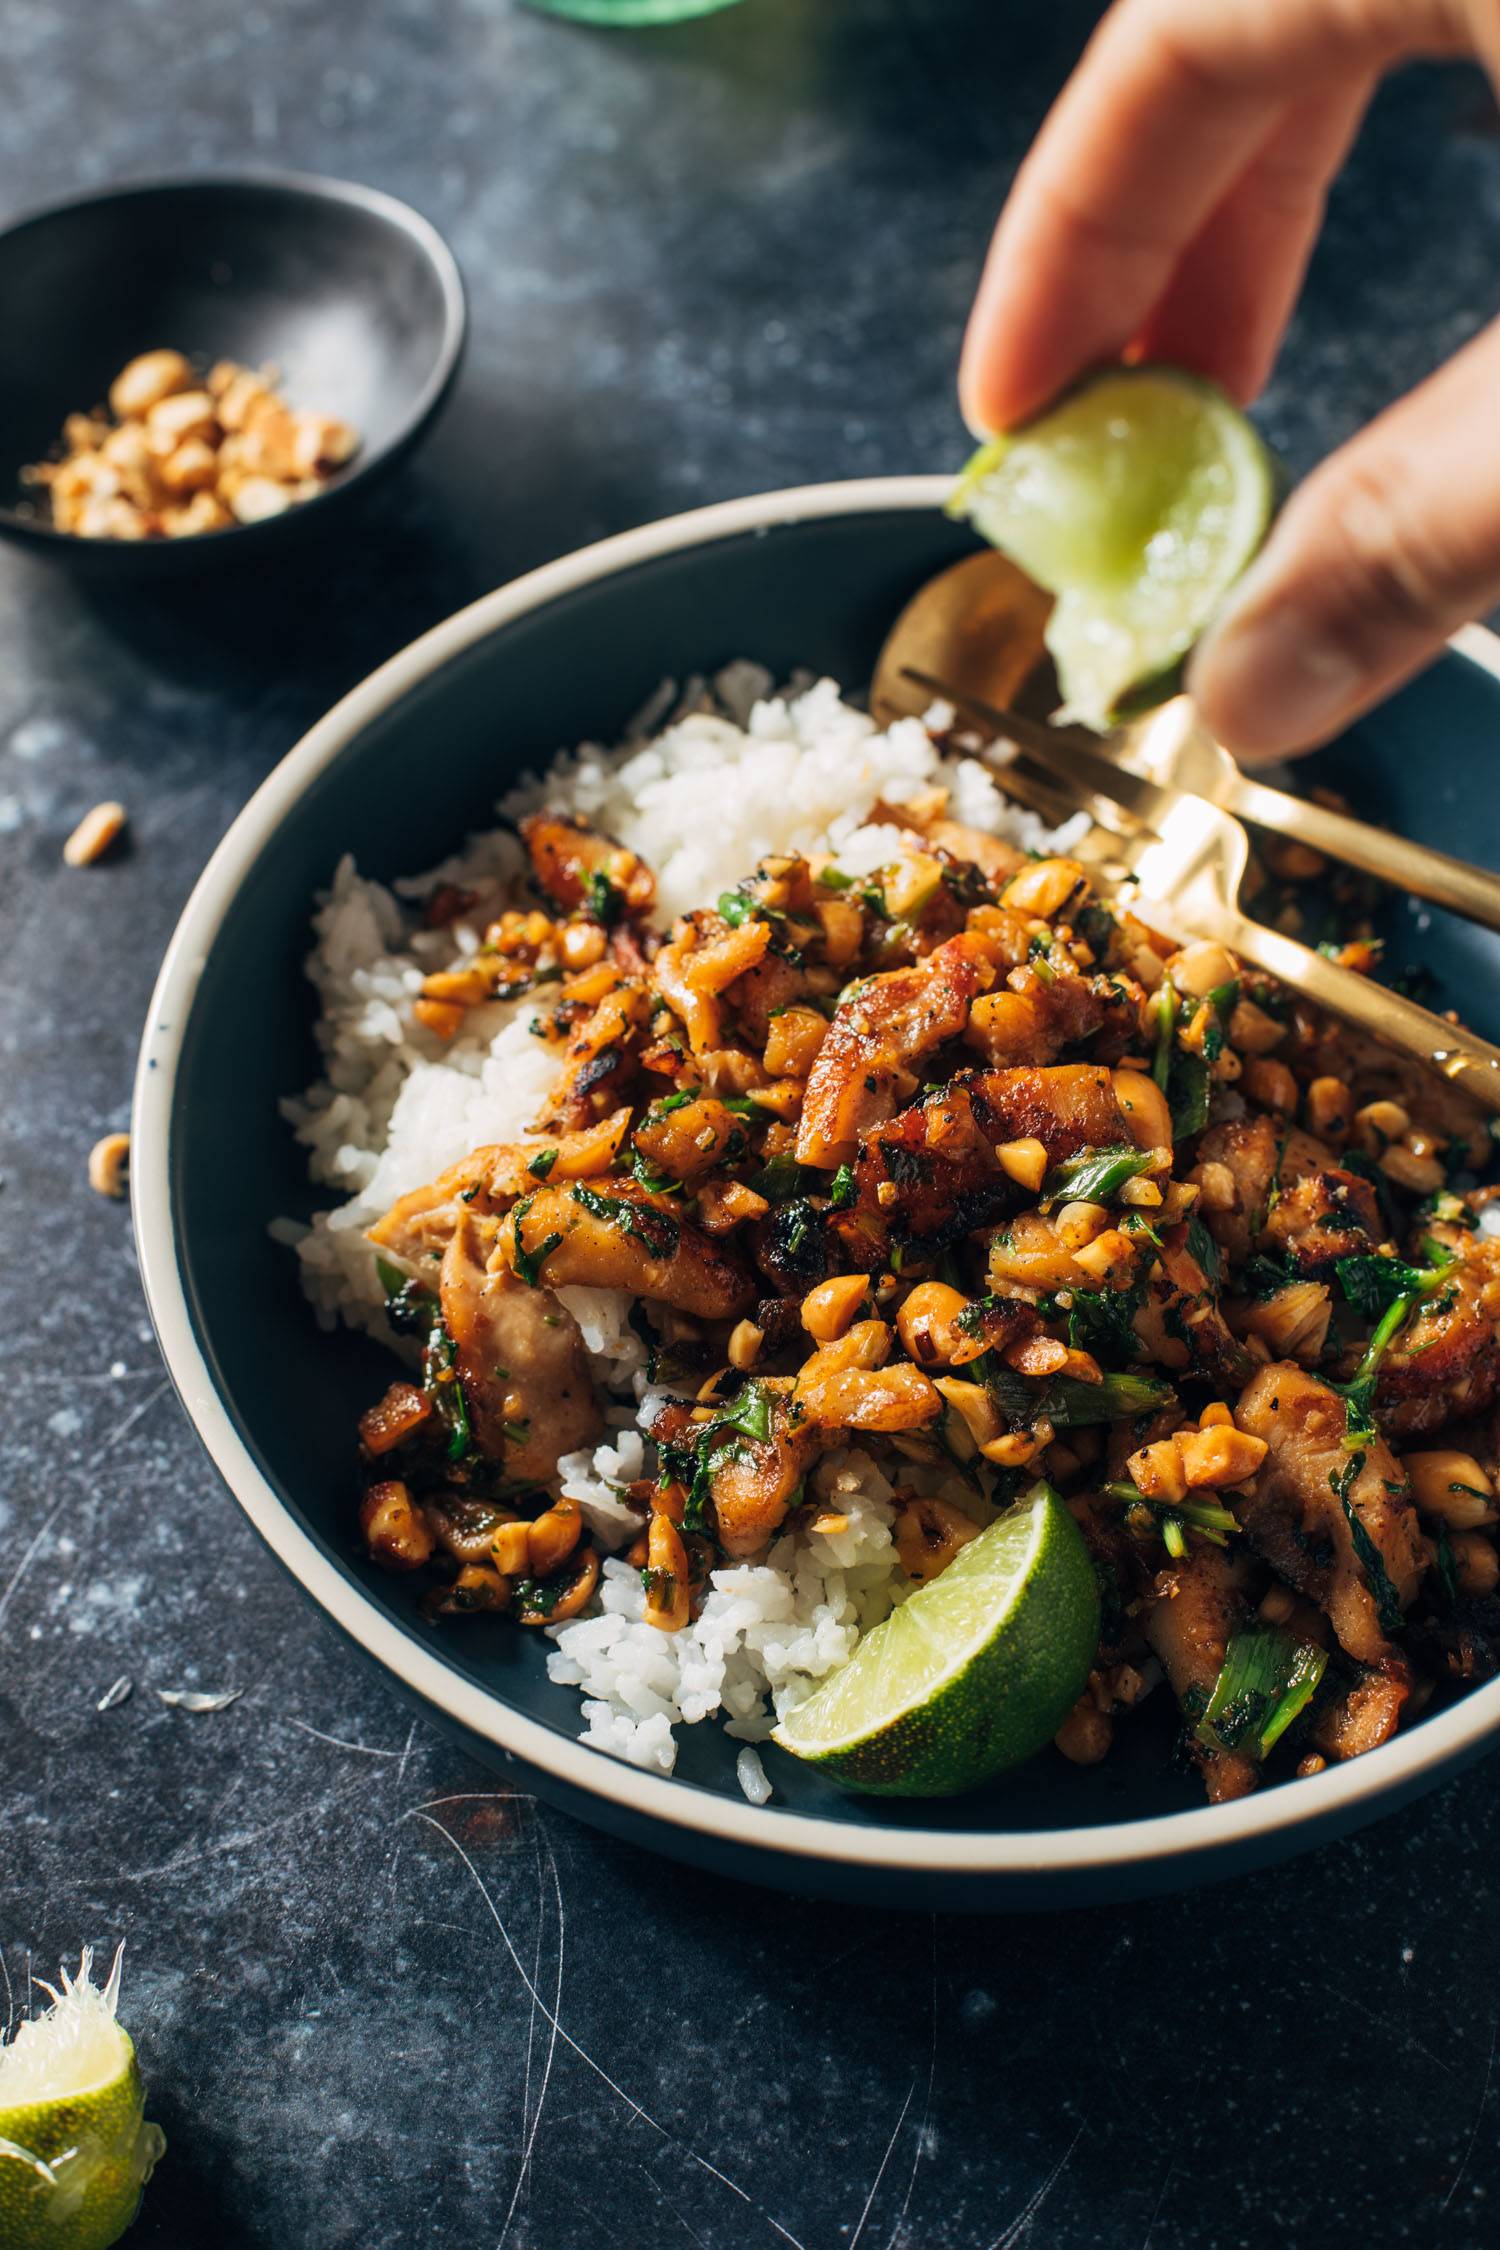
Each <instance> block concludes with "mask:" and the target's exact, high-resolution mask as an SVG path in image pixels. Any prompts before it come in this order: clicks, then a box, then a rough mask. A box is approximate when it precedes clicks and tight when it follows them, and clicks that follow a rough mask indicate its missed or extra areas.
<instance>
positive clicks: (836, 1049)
mask: <svg viewBox="0 0 1500 2250" xmlns="http://www.w3.org/2000/svg"><path fill="white" fill-rule="evenodd" d="M992 975H993V971H992V970H991V969H990V967H989V964H988V962H987V961H985V960H984V958H983V956H982V954H981V952H980V950H979V948H978V946H977V944H976V943H975V941H974V940H972V939H970V938H968V937H967V936H964V937H955V938H950V939H949V940H948V942H947V944H946V945H940V946H939V947H938V949H937V951H936V952H935V953H931V954H929V955H928V957H927V959H926V960H925V961H923V962H920V963H919V964H918V965H917V966H916V967H915V968H910V969H892V970H891V971H889V972H888V974H886V975H884V976H877V977H870V978H867V979H866V981H865V982H864V983H863V984H862V985H860V986H859V987H858V988H857V990H856V991H855V992H854V993H853V994H852V995H851V996H850V998H849V999H847V1000H846V1001H845V1002H844V1004H843V1006H842V1007H841V1008H840V1009H839V1011H838V1013H837V1015H836V1016H835V1017H834V1019H833V1022H832V1023H831V1024H830V1025H829V1027H828V1037H827V1038H826V1039H825V1040H824V1042H823V1045H822V1047H821V1049H820V1050H819V1053H818V1059H817V1061H816V1062H815V1063H814V1064H813V1067H812V1073H811V1075H810V1077H809V1078H808V1081H807V1094H806V1097H805V1100H804V1102H803V1108H802V1121H801V1125H800V1127H799V1129H798V1134H797V1161H798V1163H799V1164H814V1165H817V1166H818V1167H819V1168H820V1169H822V1170H824V1171H832V1170H833V1169H834V1168H835V1167H836V1166H837V1165H840V1164H846V1163H848V1162H849V1161H850V1159H851V1158H852V1157H853V1156H854V1155H855V1153H856V1151H857V1149H858V1147H859V1138H860V1135H861V1134H862V1133H867V1132H869V1131H870V1129H871V1128H872V1127H873V1126H876V1125H879V1124H881V1123H882V1122H883V1121H884V1120H885V1119H886V1118H888V1117H890V1116H892V1115H893V1114H894V1112H895V1110H896V1107H897V1104H898V1103H899V1102H900V1101H901V1100H902V1099H903V1098H904V1096H905V1095H907V1094H909V1093H911V1092H913V1091H914V1090H915V1087H916V1083H917V1078H916V1073H915V1070H914V1068H913V1066H914V1065H916V1064H919V1063H921V1062H922V1061H923V1059H924V1058H925V1057H926V1056H928V1055H930V1054H931V1053H932V1052H933V1051H934V1049H936V1048H938V1047H941V1046H942V1045H943V1044H944V1042H945V1041H947V1040H949V1039H956V1038H957V1037H958V1035H959V1033H960V1032H961V1031H962V1030H963V1028H964V1025H965V1023H966V1022H967V1021H968V1015H969V1008H970V1006H971V1004H972V1002H973V1000H974V999H975V997H976V995H977V994H978V993H980V992H982V991H983V990H984V988H985V986H986V985H987V984H988V982H989V981H990V978H991V976H992Z"/></svg>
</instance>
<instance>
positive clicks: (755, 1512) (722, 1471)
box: [651, 1376, 837, 1556]
mask: <svg viewBox="0 0 1500 2250" xmlns="http://www.w3.org/2000/svg"><path fill="white" fill-rule="evenodd" d="M791 1389H792V1385H791V1383H790V1382H789V1381H788V1380H787V1379H786V1378H785V1377H774V1376H773V1377H771V1378H770V1379H769V1380H767V1381H765V1382H763V1383H762V1384H761V1391H762V1394H763V1395H764V1396H765V1397H767V1398H768V1399H769V1400H770V1405H771V1432H770V1435H769V1437H764V1438H754V1437H747V1436H745V1435H744V1434H743V1433H742V1432H741V1431H739V1430H726V1431H724V1432H723V1433H722V1436H719V1435H712V1436H709V1435H708V1434H707V1432H706V1428H705V1425H703V1424H701V1423H695V1422H694V1420H693V1414H692V1409H691V1408H690V1407H687V1406H684V1405H682V1404H681V1403H679V1402H678V1401H676V1400H672V1401H669V1402H668V1404H667V1405H665V1406H664V1407H663V1408H662V1409H661V1412H660V1413H659V1414H658V1416H657V1418H656V1421H655V1422H654V1423H653V1425H652V1429H651V1435H652V1436H653V1437H654V1438H655V1439H656V1441H657V1443H658V1445H662V1444H665V1445H678V1446H680V1445H699V1446H701V1445H703V1444H704V1443H705V1442H707V1444H708V1458H709V1463H710V1476H711V1480H712V1490H713V1516H714V1521H715V1524H716V1526H717V1529H718V1535H719V1544H720V1546H721V1547H722V1548H723V1549H724V1552H725V1553H726V1554H728V1555H735V1556H743V1555H753V1554H757V1553H758V1552H759V1551H760V1549H761V1548H762V1547H764V1546H765V1545H766V1543H767V1541H768V1540H771V1539H774V1538H775V1536H776V1534H777V1532H778V1531H779V1530H780V1529H781V1526H782V1524H783V1523H784V1521H785V1520H786V1512H787V1509H788V1508H789V1507H790V1506H791V1504H792V1501H793V1500H794V1499H795V1497H796V1494H797V1490H798V1487H799V1486H800V1485H801V1483H802V1479H803V1478H804V1477H805V1476H806V1474H807V1472H808V1470H809V1469H810V1468H811V1467H812V1464H813V1462H814V1461H815V1460H816V1459H817V1458H818V1455H819V1454H820V1453H821V1452H822V1451H823V1449H824V1447H825V1446H826V1445H828V1444H830V1443H836V1442H837V1433H835V1432H829V1431H827V1430H819V1429H816V1428H814V1426H813V1425H812V1424H811V1423H810V1422H806V1421H801V1420H797V1419H794V1418H793V1415H792V1412H791V1407H790V1394H791Z"/></svg>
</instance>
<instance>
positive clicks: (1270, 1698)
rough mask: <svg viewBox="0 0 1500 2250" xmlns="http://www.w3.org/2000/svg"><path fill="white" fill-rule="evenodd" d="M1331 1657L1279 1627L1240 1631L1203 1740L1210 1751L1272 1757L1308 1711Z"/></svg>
mask: <svg viewBox="0 0 1500 2250" xmlns="http://www.w3.org/2000/svg"><path fill="white" fill-rule="evenodd" d="M1327 1664H1328V1653H1327V1651H1326V1649H1321V1648H1319V1647H1318V1646H1317V1645H1316V1643H1315V1642H1312V1641H1299V1640H1297V1639H1296V1638H1295V1637H1294V1636H1293V1635H1292V1634H1291V1633H1284V1632H1282V1631H1281V1630H1280V1628H1279V1627H1278V1626H1274V1625H1255V1626H1251V1627H1249V1628H1247V1629H1246V1630H1245V1631H1243V1632H1239V1633H1236V1634H1235V1635H1234V1637H1233V1639H1232V1640H1231V1641H1230V1643H1229V1646H1228V1648H1227V1649H1226V1650H1225V1652H1224V1662H1223V1665H1222V1667H1221V1668H1220V1672H1219V1677H1218V1679H1217V1680H1216V1681H1215V1683H1214V1691H1213V1694H1212V1695H1211V1696H1210V1697H1209V1699H1208V1708H1207V1709H1206V1710H1205V1712H1204V1714H1203V1717H1202V1719H1201V1720H1200V1721H1199V1723H1198V1729H1197V1733H1198V1739H1199V1741H1200V1742H1202V1743H1203V1744H1204V1745H1205V1747H1206V1748H1208V1749H1210V1750H1233V1751H1238V1752H1240V1753H1241V1754H1242V1755H1243V1756H1245V1757H1249V1758H1254V1759H1256V1760H1257V1761H1258V1760H1261V1759H1264V1758H1267V1757H1269V1756H1270V1754H1271V1752H1272V1751H1273V1750H1274V1749H1275V1747H1276V1745H1277V1743H1278V1742H1279V1741H1280V1740H1281V1737H1282V1736H1283V1735H1284V1734H1285V1733H1286V1730H1287V1728H1288V1727H1289V1726H1290V1725H1291V1723H1292V1721H1293V1719H1295V1718H1297V1717H1298V1716H1299V1714H1300V1713H1301V1712H1303V1711H1304V1710H1306V1708H1307V1706H1308V1704H1309V1703H1310V1702H1311V1701H1312V1698H1313V1696H1314V1694H1315V1693H1316V1692H1317V1687H1318V1683H1319V1681H1320V1680H1321V1679H1322V1677H1323V1673H1324V1671H1325V1669H1326V1668H1327Z"/></svg>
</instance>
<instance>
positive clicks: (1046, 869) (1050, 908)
mask: <svg viewBox="0 0 1500 2250" xmlns="http://www.w3.org/2000/svg"><path fill="white" fill-rule="evenodd" d="M1087 880H1088V878H1087V876H1086V875H1085V873H1084V870H1083V868H1082V866H1081V865H1080V863H1079V862H1078V861H1077V860H1076V859H1034V860H1031V861H1029V862H1028V863H1027V865H1026V866H1025V867H1021V868H1018V869H1017V870H1016V872H1015V874H1014V875H1012V877H1011V879H1010V881H1009V882H1008V883H1007V884H1006V886H1005V889H1004V890H1003V891H1002V892H1001V894H1000V903H1001V904H1002V906H1008V907H1010V908H1011V909H1012V910H1013V911H1014V912H1015V913H1017V914H1036V915H1039V916H1040V917H1041V918H1042V920H1043V921H1051V919H1052V917H1053V916H1054V915H1055V914H1057V913H1059V912H1060V911H1061V910H1062V908H1063V907H1064V906H1065V905H1066V903H1067V901H1068V900H1069V899H1070V898H1072V896H1073V894H1074V893H1075V892H1076V891H1079V890H1082V889H1083V888H1084V886H1085V884H1086V882H1087Z"/></svg>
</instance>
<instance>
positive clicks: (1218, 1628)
mask: <svg viewBox="0 0 1500 2250" xmlns="http://www.w3.org/2000/svg"><path fill="white" fill-rule="evenodd" d="M1246 1577H1247V1571H1246V1565H1245V1563H1244V1560H1243V1558H1241V1557H1239V1556H1236V1555H1232V1554H1230V1553H1229V1552H1228V1551H1227V1550H1226V1549H1225V1548H1223V1547H1212V1546H1208V1545H1207V1544H1205V1543H1204V1542H1203V1541H1201V1540H1195V1541H1194V1542H1193V1543H1192V1545H1191V1546H1190V1547H1189V1549H1188V1551H1187V1553H1186V1554H1185V1555H1184V1556H1183V1558H1182V1560H1181V1562H1179V1563H1175V1564H1174V1565H1173V1567H1172V1568H1171V1569H1170V1570H1164V1571H1163V1572H1162V1573H1161V1574H1160V1576H1159V1577H1158V1578H1157V1580H1156V1582H1155V1585H1154V1587H1153V1589H1152V1599H1151V1602H1150V1605H1149V1607H1148V1608H1147V1610H1146V1612H1145V1617H1144V1627H1145V1634H1146V1640H1147V1642H1148V1644H1149V1646H1150V1648H1151V1650H1152V1653H1153V1654H1154V1655H1155V1656H1157V1657H1158V1658H1159V1659H1160V1661H1161V1667H1162V1670H1163V1671H1164V1672H1165V1673H1166V1675H1167V1679H1168V1681H1169V1683H1170V1685H1171V1689H1172V1693H1173V1694H1174V1695H1175V1696H1176V1698H1177V1700H1178V1702H1179V1703H1185V1705H1186V1711H1187V1716H1188V1722H1189V1723H1188V1727H1187V1733H1186V1741H1187V1745H1188V1748H1189V1750H1190V1751H1191V1753H1192V1756H1193V1760H1194V1762H1195V1764H1196V1765H1197V1766H1198V1768H1199V1770H1200V1771H1201V1773H1202V1775H1203V1780H1204V1785H1205V1787H1206V1788H1207V1790H1208V1794H1209V1799H1210V1802H1211V1803H1213V1804H1216V1805H1219V1804H1223V1803H1225V1802H1226V1801H1227V1800H1228V1799H1229V1798H1231V1797H1244V1796H1248V1795H1249V1793H1250V1791H1251V1790H1252V1789H1254V1788H1255V1786H1256V1785H1257V1783H1258V1782H1259V1780H1260V1768H1259V1766H1258V1765H1257V1764H1256V1762H1255V1760H1254V1759H1253V1758H1247V1757H1244V1756H1243V1755H1242V1754H1241V1753H1240V1752H1238V1751H1232V1750H1224V1749H1221V1748H1218V1747H1217V1746H1214V1745H1210V1744H1208V1743H1204V1742H1200V1741H1199V1739H1198V1736H1197V1734H1196V1732H1195V1731H1194V1729H1195V1726H1196V1718H1195V1717H1194V1713H1195V1712H1196V1714H1197V1716H1198V1717H1201V1716H1202V1711H1203V1707H1204V1705H1205V1704H1206V1702H1207V1700H1208V1698H1209V1697H1210V1696H1211V1695H1212V1694H1213V1691H1214V1688H1215V1686H1216V1684H1217V1682H1218V1677H1219V1674H1220V1672H1221V1671H1222V1670H1223V1668H1224V1657H1225V1653H1226V1651H1227V1649H1228V1647H1229V1643H1230V1640H1231V1639H1232V1638H1233V1636H1234V1634H1235V1633H1237V1632H1238V1631H1239V1630H1240V1628H1241V1627H1242V1626H1245V1625H1248V1624H1249V1622H1250V1611H1249V1606H1248V1604H1247V1601H1246V1597H1245V1591H1244V1588H1245V1580H1246Z"/></svg>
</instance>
